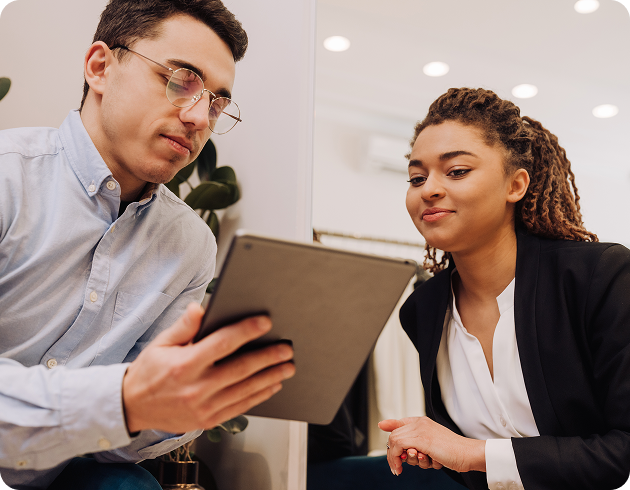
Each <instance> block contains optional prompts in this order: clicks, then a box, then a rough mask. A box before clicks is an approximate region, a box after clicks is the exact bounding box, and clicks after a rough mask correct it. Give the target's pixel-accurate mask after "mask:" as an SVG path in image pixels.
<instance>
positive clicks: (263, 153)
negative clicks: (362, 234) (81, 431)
mask: <svg viewBox="0 0 630 490" xmlns="http://www.w3.org/2000/svg"><path fill="white" fill-rule="evenodd" d="M105 4H106V1H105V0H89V1H86V0H54V1H53V0H18V1H16V2H14V3H11V4H9V5H8V6H7V7H6V8H5V10H4V11H3V13H2V15H1V16H0V46H2V49H0V76H8V77H10V78H11V79H12V82H13V86H12V88H11V91H10V92H9V94H8V96H7V97H6V98H5V99H3V100H2V102H0V129H5V128H10V127H20V126H58V125H59V124H60V123H61V122H62V121H63V119H64V118H65V117H66V115H67V113H68V111H70V110H71V109H74V108H77V107H78V106H79V103H80V100H81V94H82V84H83V79H82V64H83V55H84V53H85V51H86V50H87V48H88V46H89V45H90V42H91V39H92V36H93V33H94V30H95V28H96V24H97V23H98V16H99V14H100V12H101V11H102V9H103V7H104V5H105ZM225 4H226V6H227V7H228V8H230V10H232V11H233V12H234V13H235V14H236V16H237V17H238V18H239V20H240V21H241V22H242V23H243V26H244V27H245V29H246V31H247V32H248V35H249V38H250V47H249V50H248V53H247V55H246V57H245V59H244V60H243V61H241V62H240V63H239V64H238V65H237V79H236V83H235V86H234V90H233V94H234V99H235V100H237V101H238V104H239V106H240V108H241V111H242V117H243V121H244V122H243V123H242V124H239V127H237V128H236V129H234V130H233V131H232V132H231V133H229V134H227V135H224V136H219V137H214V138H213V141H214V142H215V144H216V146H217V149H218V162H219V164H220V165H231V166H233V167H234V169H235V170H236V174H237V176H238V179H239V183H240V185H241V191H242V199H241V201H239V203H238V204H237V205H236V206H234V208H233V209H230V210H229V211H228V212H227V213H226V216H225V218H226V219H225V223H224V226H223V229H222V234H221V240H220V242H221V243H220V246H221V245H224V244H225V242H226V241H227V240H229V238H230V235H231V233H232V232H233V231H234V230H235V229H236V228H239V227H244V228H246V229H249V230H252V231H256V232H261V233H265V234H269V235H275V236H281V237H285V238H290V239H297V240H310V236H311V162H312V118H313V78H314V29H315V27H314V26H315V0H265V1H264V2H262V1H260V0H226V1H225ZM224 441H225V442H224V443H223V444H222V445H221V446H218V445H217V446H213V447H210V448H209V449H208V450H207V451H206V450H204V449H203V448H200V456H201V457H202V458H204V459H207V460H208V463H209V464H210V466H211V467H213V470H214V473H215V477H216V478H217V482H218V484H219V487H220V488H222V489H228V488H229V489H233V490H240V489H246V488H247V489H248V490H249V489H252V488H255V489H257V490H271V489H273V490H283V489H287V490H301V489H304V488H305V487H306V424H303V423H299V422H286V421H279V420H271V419H262V418H254V417H252V418H251V419H250V427H248V429H247V430H246V431H245V432H243V433H242V434H240V435H238V436H235V437H229V438H228V437H225V438H224ZM213 451H214V453H215V457H214V459H212V460H210V459H211V458H210V457H209V456H210V453H211V452H213Z"/></svg>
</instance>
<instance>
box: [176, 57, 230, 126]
mask: <svg viewBox="0 0 630 490" xmlns="http://www.w3.org/2000/svg"><path fill="white" fill-rule="evenodd" d="M203 90H204V86H203V80H201V78H199V75H197V74H196V73H195V72H194V71H190V70H188V69H186V68H180V69H179V70H175V72H174V73H173V74H172V75H171V79H170V80H169V82H168V85H167V86H166V97H167V98H168V100H169V101H170V102H171V104H173V105H174V106H177V107H189V106H191V105H193V104H194V103H195V102H197V101H198V100H199V98H200V97H201V96H202V94H203ZM240 117H241V111H240V110H239V108H238V105H236V103H235V102H232V100H231V99H228V98H227V97H217V98H216V99H214V100H213V101H212V104H211V106H210V108H209V112H208V126H209V127H210V129H211V130H212V132H214V133H216V134H224V133H227V132H228V131H229V130H230V129H232V128H233V127H234V126H235V125H236V123H237V122H239V121H240Z"/></svg>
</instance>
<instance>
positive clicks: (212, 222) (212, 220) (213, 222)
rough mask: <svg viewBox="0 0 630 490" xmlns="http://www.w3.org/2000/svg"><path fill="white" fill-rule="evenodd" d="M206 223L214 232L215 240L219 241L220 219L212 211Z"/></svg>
mask: <svg viewBox="0 0 630 490" xmlns="http://www.w3.org/2000/svg"><path fill="white" fill-rule="evenodd" d="M206 223H208V226H209V227H210V229H211V230H212V234H213V235H214V238H216V239H217V240H218V239H219V217H218V216H217V213H215V212H214V211H210V215H209V216H208V217H207V218H206Z"/></svg>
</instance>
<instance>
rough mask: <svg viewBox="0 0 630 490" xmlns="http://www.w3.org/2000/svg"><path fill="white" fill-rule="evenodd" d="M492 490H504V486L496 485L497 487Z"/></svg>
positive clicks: (501, 484)
mask: <svg viewBox="0 0 630 490" xmlns="http://www.w3.org/2000/svg"><path fill="white" fill-rule="evenodd" d="M494 488H495V489H496V490H505V485H504V484H503V483H497V486H496V487H494Z"/></svg>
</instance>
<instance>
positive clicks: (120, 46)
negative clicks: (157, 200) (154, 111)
mask: <svg viewBox="0 0 630 490" xmlns="http://www.w3.org/2000/svg"><path fill="white" fill-rule="evenodd" d="M109 49H110V51H113V50H115V49H124V50H125V51H129V52H130V53H133V54H137V55H138V56H141V57H142V58H144V59H145V60H149V61H150V62H152V63H155V64H156V65H158V66H160V67H162V68H164V69H165V70H168V71H169V72H171V77H170V78H169V83H170V81H171V79H172V78H173V77H174V76H175V73H177V72H178V71H180V70H188V71H189V72H191V73H194V74H195V75H196V76H197V78H199V80H201V81H202V86H203V79H202V78H201V77H200V76H199V74H198V73H195V72H194V71H193V70H190V69H188V68H178V69H177V70H173V69H172V68H170V67H168V66H166V65H163V64H162V63H160V62H158V61H155V60H152V59H151V58H148V57H147V56H145V55H143V54H141V53H138V52H137V51H134V50H133V49H131V48H128V47H127V46H124V45H123V44H116V45H114V46H112V47H111V48H109ZM204 92H208V94H209V95H210V103H209V104H208V113H210V107H212V103H213V102H214V101H215V100H216V99H228V100H229V101H230V103H231V104H234V105H235V106H236V108H237V109H238V111H239V113H240V112H241V110H240V108H239V107H238V104H237V103H236V102H234V101H233V100H232V99H231V98H230V97H224V96H222V95H216V94H215V93H214V92H212V91H211V90H208V89H207V88H206V87H203V89H201V93H200V94H199V95H196V96H195V97H194V98H193V101H192V102H191V103H190V104H188V105H177V104H175V103H173V102H171V99H169V98H168V97H166V99H167V100H168V101H169V102H170V103H171V104H172V105H174V106H175V107H180V108H184V107H191V106H193V105H195V104H196V103H197V102H199V101H200V100H201V98H202V97H203V93H204ZM222 114H225V115H226V116H229V117H231V118H232V119H234V120H236V122H235V123H234V126H232V127H231V128H230V129H228V130H227V131H226V132H225V133H215V132H214V131H213V130H212V128H211V127H210V125H208V129H210V131H212V132H213V133H214V134H226V133H229V132H230V131H232V130H233V129H234V128H235V127H236V125H237V124H238V123H240V122H243V120H242V119H241V118H240V117H236V116H233V115H232V114H228V113H227V112H222Z"/></svg>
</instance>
